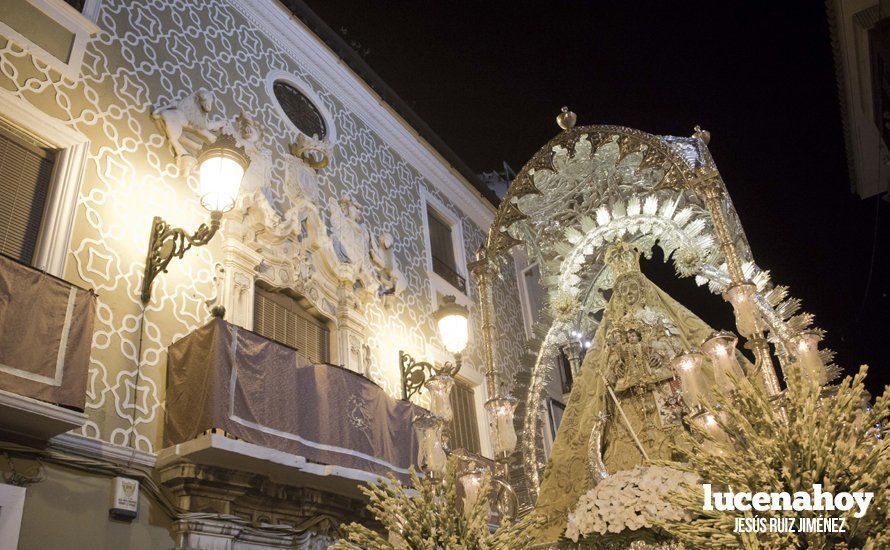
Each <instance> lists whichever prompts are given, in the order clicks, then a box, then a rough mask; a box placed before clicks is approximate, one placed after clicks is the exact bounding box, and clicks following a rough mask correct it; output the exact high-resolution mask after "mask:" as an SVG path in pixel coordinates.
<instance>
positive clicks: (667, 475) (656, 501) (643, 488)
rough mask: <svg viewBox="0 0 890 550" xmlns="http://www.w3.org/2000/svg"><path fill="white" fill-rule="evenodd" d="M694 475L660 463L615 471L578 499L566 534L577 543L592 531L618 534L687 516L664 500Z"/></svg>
mask: <svg viewBox="0 0 890 550" xmlns="http://www.w3.org/2000/svg"><path fill="white" fill-rule="evenodd" d="M697 481H698V480H697V479H696V478H695V476H694V475H690V474H688V473H683V474H681V473H680V472H677V471H676V470H673V469H671V468H666V467H661V466H637V467H635V468H633V469H631V470H624V471H621V472H616V473H615V474H614V475H611V476H609V477H607V478H606V479H604V480H602V481H600V482H599V484H597V486H596V487H594V488H593V489H591V490H590V491H588V492H587V493H586V494H584V495H582V496H581V498H579V499H578V503H577V504H576V506H575V510H574V511H573V512H572V513H570V514H569V517H568V525H567V526H566V537H568V538H570V539H572V540H573V541H575V542H577V540H578V538H579V537H582V536H584V537H586V536H589V535H591V534H593V533H599V534H605V533H606V532H609V533H619V532H621V531H623V530H625V529H628V530H636V529H640V528H642V527H652V525H653V524H654V520H655V519H657V518H676V519H679V518H682V517H684V516H687V515H688V513H687V512H686V511H685V510H680V509H677V508H676V507H674V506H673V505H671V504H670V503H669V502H668V501H667V495H668V494H669V493H670V492H671V490H673V488H674V487H676V486H677V485H679V484H681V483H690V484H691V483H697Z"/></svg>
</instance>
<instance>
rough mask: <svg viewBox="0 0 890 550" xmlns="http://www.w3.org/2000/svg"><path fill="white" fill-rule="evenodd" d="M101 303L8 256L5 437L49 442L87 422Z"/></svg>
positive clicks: (2, 264) (3, 281)
mask: <svg viewBox="0 0 890 550" xmlns="http://www.w3.org/2000/svg"><path fill="white" fill-rule="evenodd" d="M95 305H96V296H95V295H94V294H93V293H92V292H90V291H88V290H84V289H82V288H78V287H76V286H74V285H72V284H70V283H68V282H66V281H63V280H61V279H58V278H56V277H53V276H52V275H48V274H46V273H44V272H42V271H39V270H36V269H34V268H33V267H30V266H27V265H25V264H22V263H20V262H18V261H17V260H14V259H12V258H10V257H8V256H4V255H0V430H2V431H7V432H14V433H16V434H19V435H21V436H24V437H28V438H37V439H47V438H49V437H52V436H53V435H57V434H59V433H62V432H66V431H68V430H71V429H73V428H75V427H78V426H82V425H83V424H84V422H85V420H86V417H85V416H84V415H83V409H84V405H85V402H86V384H87V371H88V369H89V362H90V345H91V342H92V336H93V313H94V311H95Z"/></svg>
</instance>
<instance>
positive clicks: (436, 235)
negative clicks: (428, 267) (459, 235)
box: [426, 206, 467, 294]
mask: <svg viewBox="0 0 890 550" xmlns="http://www.w3.org/2000/svg"><path fill="white" fill-rule="evenodd" d="M426 216H427V225H428V228H429V236H430V256H431V257H432V261H433V272H434V273H435V274H436V275H438V276H439V277H442V278H443V279H445V281H446V282H447V283H448V284H450V285H451V286H453V287H454V288H456V289H458V290H459V291H461V292H463V293H464V294H466V292H467V282H466V280H465V279H464V277H463V276H462V275H461V274H460V273H458V269H457V261H456V259H455V253H454V236H453V235H452V231H451V224H449V223H448V222H447V221H445V220H444V219H442V216H440V215H439V214H438V213H437V212H436V211H435V210H433V209H432V208H430V207H429V206H427V209H426Z"/></svg>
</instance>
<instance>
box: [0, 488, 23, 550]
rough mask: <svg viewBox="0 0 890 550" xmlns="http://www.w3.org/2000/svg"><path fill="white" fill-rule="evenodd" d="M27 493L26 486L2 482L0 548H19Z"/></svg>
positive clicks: (0, 549)
mask: <svg viewBox="0 0 890 550" xmlns="http://www.w3.org/2000/svg"><path fill="white" fill-rule="evenodd" d="M25 493H26V489H25V488H24V487H17V486H15V485H9V484H6V483H0V510H2V512H0V550H15V549H16V548H18V545H19V533H20V531H21V529H22V513H23V512H24V510H25Z"/></svg>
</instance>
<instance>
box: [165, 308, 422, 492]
mask: <svg viewBox="0 0 890 550" xmlns="http://www.w3.org/2000/svg"><path fill="white" fill-rule="evenodd" d="M167 376H168V383H167V388H168V390H167V414H166V416H165V430H164V438H165V444H166V446H167V447H168V450H170V452H167V451H162V453H161V454H162V455H165V453H166V454H170V453H172V452H179V453H180V454H182V452H185V451H184V450H186V449H189V448H195V449H199V448H200V447H201V444H200V443H199V442H196V440H197V439H198V438H203V439H207V436H206V433H207V432H208V431H216V432H217V433H225V434H226V435H227V436H228V438H229V441H231V440H232V438H234V439H235V440H240V441H237V442H236V443H237V444H235V443H225V442H224V441H222V440H219V442H220V445H223V444H224V445H225V446H226V447H227V448H228V449H229V450H230V451H231V449H233V448H235V447H238V446H239V445H240V446H241V447H243V452H242V455H245V454H252V455H255V456H257V457H258V456H265V457H266V458H265V459H264V460H266V461H267V462H268V461H269V460H273V458H271V457H278V458H274V460H277V461H279V462H282V461H283V462H288V461H294V462H293V463H294V464H298V463H299V464H304V465H305V464H315V465H316V466H313V468H315V469H316V470H317V469H318V465H326V466H323V468H327V470H325V471H329V472H335V473H334V474H331V475H341V477H347V478H352V479H362V477H363V476H365V477H367V475H368V474H371V475H374V476H379V475H387V474H390V473H392V474H395V475H396V476H397V477H402V476H405V475H406V474H407V472H408V467H409V466H411V465H412V464H414V463H415V459H416V457H417V441H416V437H415V435H414V431H413V427H412V424H411V418H412V416H413V415H414V414H417V413H418V412H419V409H418V408H417V407H416V406H415V405H412V404H411V403H408V402H406V401H401V400H397V399H394V398H392V397H390V396H389V395H388V394H387V393H386V392H385V391H384V390H383V389H382V388H380V387H379V386H378V385H376V384H375V383H373V382H372V381H370V380H368V379H367V378H365V377H363V376H361V375H359V374H357V373H354V372H352V371H350V370H348V369H345V368H342V367H336V366H332V365H327V364H313V363H311V362H310V361H309V360H308V359H306V358H304V357H302V356H301V355H299V354H298V353H297V351H296V350H294V349H292V348H289V347H286V346H283V345H281V344H278V343H276V342H273V341H271V340H269V339H267V338H264V337H263V336H260V335H259V334H256V333H254V332H250V331H248V330H245V329H242V328H240V327H237V326H235V325H232V324H229V323H227V322H226V321H223V320H222V319H214V320H213V321H211V322H210V323H208V324H207V325H205V326H204V327H202V328H199V329H197V330H195V331H194V332H192V333H191V334H189V335H188V336H186V337H185V338H183V339H181V340H179V341H178V342H176V343H174V344H173V345H171V346H170V348H169V353H168V359H167ZM214 429H215V430H214ZM217 437H218V436H217ZM203 439H202V440H203ZM208 441H209V440H208ZM211 443H212V442H211ZM211 443H207V445H211ZM244 443H247V444H252V445H248V446H247V447H244ZM257 446H259V447H257ZM263 449H265V451H264V450H263ZM205 451H206V449H205V450H202V451H200V452H205ZM196 452H198V451H196ZM207 452H209V451H207ZM214 452H215V453H216V454H219V452H217V451H214ZM239 452H240V451H239ZM208 456H209V455H208ZM288 457H291V458H288ZM188 458H189V460H195V459H194V457H188ZM233 460H236V459H231V460H228V459H227V462H232V461H233ZM244 460H246V459H245V458H244V456H241V457H240V458H238V459H237V461H240V462H242V463H243V462H244ZM251 460H253V459H251ZM300 461H302V462H300ZM255 462H256V461H255ZM232 463H234V462H232ZM295 468H297V469H302V470H303V471H306V472H308V471H309V470H307V469H306V467H297V466H295ZM312 472H315V470H312Z"/></svg>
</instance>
